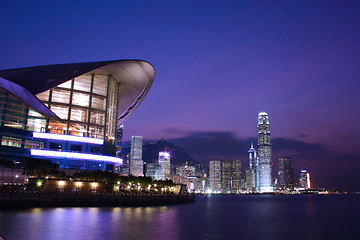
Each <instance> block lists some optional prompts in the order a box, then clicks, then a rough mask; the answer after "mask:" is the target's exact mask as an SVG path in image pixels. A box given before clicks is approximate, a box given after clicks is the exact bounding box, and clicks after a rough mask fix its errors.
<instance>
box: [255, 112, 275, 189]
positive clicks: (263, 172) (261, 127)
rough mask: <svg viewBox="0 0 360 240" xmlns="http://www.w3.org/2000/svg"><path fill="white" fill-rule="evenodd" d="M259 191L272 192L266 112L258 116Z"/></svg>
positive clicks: (269, 142) (268, 125) (268, 127)
mask: <svg viewBox="0 0 360 240" xmlns="http://www.w3.org/2000/svg"><path fill="white" fill-rule="evenodd" d="M257 130H258V155H259V166H258V170H259V191H260V192H273V191H274V189H273V181H272V161H271V140H270V123H269V116H268V114H267V113H266V112H260V113H259V115H258V125H257Z"/></svg>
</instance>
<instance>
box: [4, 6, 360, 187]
mask: <svg viewBox="0 0 360 240" xmlns="http://www.w3.org/2000/svg"><path fill="white" fill-rule="evenodd" d="M74 2H75V3H74ZM0 31H1V37H0V53H1V58H0V69H7V68H17V67H26V66H37V65H46V64H57V63H72V62H85V61H104V60H114V59H142V60H146V61H149V62H150V63H151V64H152V65H153V66H154V68H155V70H156V77H155V81H154V84H153V87H152V89H150V92H149V94H148V95H147V97H146V98H145V100H144V102H143V103H142V105H141V106H140V107H139V108H138V110H137V111H136V112H135V113H134V114H133V116H132V117H130V119H129V120H128V121H127V122H126V124H125V128H124V141H129V140H130V137H131V136H132V135H141V136H143V137H144V139H145V140H146V141H150V140H157V139H160V138H164V139H165V140H167V141H169V142H171V143H173V144H177V145H179V146H181V147H183V148H184V149H185V150H186V151H187V152H188V153H189V154H190V155H191V156H193V157H194V158H195V159H197V160H198V161H200V162H207V161H208V160H209V159H211V158H221V159H226V158H240V159H242V160H243V164H244V165H245V164H246V158H247V150H248V149H249V147H250V143H251V142H254V143H256V131H257V129H256V124H257V115H258V113H259V112H261V111H266V112H267V113H268V114H269V118H270V129H271V137H272V146H273V161H274V172H277V165H278V164H277V163H278V158H279V157H282V156H290V157H292V158H293V164H294V167H295V171H296V174H295V175H296V176H298V172H299V171H300V170H301V169H307V170H308V171H309V172H310V174H311V177H312V183H313V186H314V187H327V188H333V187H334V188H340V189H348V190H360V181H359V177H358V175H359V171H360V137H359V134H360V110H359V109H360V108H359V103H360V97H359V93H358V92H359V90H360V89H359V87H360V83H359V76H360V1H314V0H311V1H300V0H299V1H212V0H204V1H202V0H201V1H200V0H197V1H184V0H183V1H175V0H168V1H165V0H164V1H155V0H151V1H145V0H144V1H130V0H129V1H119V0H118V1H78V0H77V1H64V0H62V1H60V0H59V1H2V3H1V5H0Z"/></svg>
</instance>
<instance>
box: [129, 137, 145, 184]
mask: <svg viewBox="0 0 360 240" xmlns="http://www.w3.org/2000/svg"><path fill="white" fill-rule="evenodd" d="M142 145H143V139H142V137H141V136H132V137H131V150H130V174H131V175H133V176H136V177H138V176H144V174H143V169H144V166H143V165H144V162H143V160H142V147H143V146H142Z"/></svg>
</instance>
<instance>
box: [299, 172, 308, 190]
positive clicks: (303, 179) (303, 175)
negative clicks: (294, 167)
mask: <svg viewBox="0 0 360 240" xmlns="http://www.w3.org/2000/svg"><path fill="white" fill-rule="evenodd" d="M299 187H300V188H304V189H309V188H311V183H310V174H309V173H308V172H307V171H306V170H301V172H300V178H299Z"/></svg>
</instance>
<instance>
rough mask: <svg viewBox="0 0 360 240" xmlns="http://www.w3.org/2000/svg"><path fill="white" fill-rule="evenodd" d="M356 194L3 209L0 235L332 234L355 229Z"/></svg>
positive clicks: (174, 239)
mask: <svg viewBox="0 0 360 240" xmlns="http://www.w3.org/2000/svg"><path fill="white" fill-rule="evenodd" d="M358 200H359V197H357V198H356V199H354V200H352V201H350V200H349V201H348V202H347V204H341V203H342V200H341V199H336V198H331V197H324V198H322V197H320V196H310V197H306V196H211V197H207V196H199V197H197V201H196V203H194V204H183V205H174V206H166V207H165V206H164V207H133V208H49V209H42V208H33V209H29V210H8V211H5V210H2V211H0V235H3V236H4V237H5V239H6V240H18V239H27V240H32V239H37V240H44V239H51V240H57V239H78V240H82V239H86V240H91V239H126V240H131V239H149V240H152V239H154V240H155V239H156V240H165V239H171V240H180V239H181V240H182V239H200V240H201V239H204V240H205V239H206V240H208V239H246V240H248V239H287V240H288V239H321V237H322V236H326V237H327V238H328V239H331V237H333V236H337V237H340V236H343V235H344V234H348V233H351V229H355V227H354V225H355V224H356V223H357V222H358V221H359V217H358V216H360V211H359V208H354V206H357V202H358ZM350 210H351V211H350ZM344 213H346V214H347V215H346V217H344ZM334 219H341V221H339V222H336V221H334ZM347 219H349V220H348V221H347ZM329 229H331V231H329ZM339 239H340V238H339ZM342 239H346V238H342ZM358 239H360V238H358Z"/></svg>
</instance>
